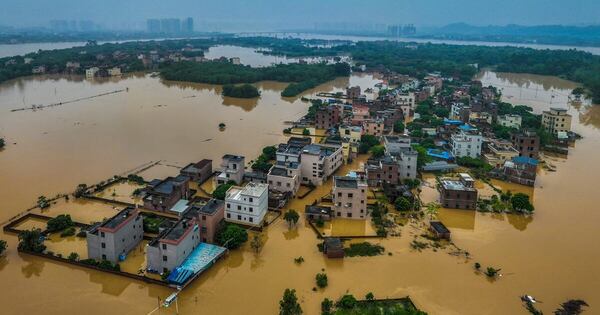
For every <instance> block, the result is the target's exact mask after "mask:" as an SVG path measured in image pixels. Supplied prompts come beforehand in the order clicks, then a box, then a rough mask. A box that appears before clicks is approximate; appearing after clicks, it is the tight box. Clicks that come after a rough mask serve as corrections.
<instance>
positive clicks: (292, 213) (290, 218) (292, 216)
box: [283, 209, 300, 228]
mask: <svg viewBox="0 0 600 315" xmlns="http://www.w3.org/2000/svg"><path fill="white" fill-rule="evenodd" d="M283 218H284V219H285V221H287V223H288V227H289V228H292V226H293V225H296V223H298V220H299V219H300V215H299V214H298V212H296V210H294V209H290V210H288V211H287V212H286V213H285V214H284V215H283Z"/></svg>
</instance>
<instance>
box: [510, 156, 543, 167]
mask: <svg viewBox="0 0 600 315" xmlns="http://www.w3.org/2000/svg"><path fill="white" fill-rule="evenodd" d="M512 161H513V162H515V163H519V164H531V165H538V160H536V159H533V158H529V157H526V156H515V157H514V158H513V159H512Z"/></svg>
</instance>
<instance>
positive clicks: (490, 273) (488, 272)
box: [485, 267, 501, 278]
mask: <svg viewBox="0 0 600 315" xmlns="http://www.w3.org/2000/svg"><path fill="white" fill-rule="evenodd" d="M500 270H501V269H496V268H494V267H487V269H486V270H485V275H486V276H488V277H490V278H495V277H496V276H497V275H498V273H499V272H500Z"/></svg>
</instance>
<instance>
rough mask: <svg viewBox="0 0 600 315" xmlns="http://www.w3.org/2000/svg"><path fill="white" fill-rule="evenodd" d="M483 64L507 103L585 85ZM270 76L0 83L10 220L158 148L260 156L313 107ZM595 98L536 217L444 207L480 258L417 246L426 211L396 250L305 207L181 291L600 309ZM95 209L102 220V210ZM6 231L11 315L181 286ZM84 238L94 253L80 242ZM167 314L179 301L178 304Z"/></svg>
mask: <svg viewBox="0 0 600 315" xmlns="http://www.w3.org/2000/svg"><path fill="white" fill-rule="evenodd" d="M482 76H483V77H482V80H483V81H484V84H485V85H488V84H492V85H497V86H498V87H504V91H503V95H504V96H503V97H504V98H505V99H506V100H507V101H510V102H515V103H519V104H527V105H530V106H532V107H534V109H535V110H536V111H539V110H542V109H544V108H546V107H549V104H548V103H549V102H550V100H552V102H553V104H552V106H565V107H566V106H567V104H566V97H565V99H563V98H561V97H562V96H560V95H563V94H564V95H568V93H569V91H570V89H572V88H573V87H574V86H575V85H574V84H573V83H571V82H566V81H561V80H557V79H549V78H547V77H538V76H528V75H514V74H494V73H491V72H488V73H484V74H483V75H482ZM362 80H364V78H363V79H361V78H358V77H354V76H353V77H351V78H350V80H348V79H338V80H336V81H333V82H330V83H328V84H325V85H322V86H320V87H318V88H317V89H315V90H313V91H309V92H307V93H308V94H313V93H316V91H327V92H329V91H338V90H341V89H342V88H345V87H346V86H347V85H350V84H352V85H354V84H357V82H362ZM544 80H551V81H553V83H552V84H549V85H548V84H545V83H544V82H545V81H544ZM367 81H368V80H367ZM368 82H370V84H369V85H371V86H368V85H365V86H362V88H363V89H365V88H367V87H372V86H373V85H374V83H375V82H376V81H375V80H371V81H368ZM257 86H258V87H259V89H260V90H261V92H262V96H261V97H260V98H259V99H256V100H250V101H248V100H245V101H240V102H238V100H224V99H223V98H222V97H221V96H220V89H219V87H217V86H210V85H200V84H179V83H169V82H161V81H160V80H159V79H157V78H151V77H150V76H147V75H139V76H131V77H125V78H123V79H121V80H115V81H107V82H101V83H98V82H90V81H85V80H82V79H81V78H64V77H60V78H50V77H37V78H25V79H20V80H16V81H11V82H8V83H5V84H3V85H0V134H1V135H2V136H3V137H6V139H7V140H8V141H7V142H8V146H7V148H6V149H5V150H3V151H2V152H0V188H1V189H0V221H4V220H6V219H8V218H9V217H11V216H13V215H15V214H17V213H19V212H21V211H23V210H24V209H26V208H28V207H30V206H31V205H32V204H33V203H34V202H35V200H36V198H37V197H38V196H39V195H46V196H53V195H56V194H57V193H63V192H69V191H72V190H73V189H74V188H75V186H76V185H77V184H79V183H88V184H91V183H95V182H98V181H100V180H103V179H107V178H109V177H111V176H112V175H114V174H119V173H122V172H125V171H127V170H129V169H132V168H135V167H137V166H139V165H142V164H144V163H147V162H149V161H157V160H163V161H165V162H163V164H167V165H179V166H183V165H185V164H186V163H188V162H190V161H195V160H199V159H202V158H212V159H213V160H215V163H214V164H213V165H214V166H216V165H217V164H218V160H219V158H220V156H221V155H223V154H224V153H237V154H242V155H246V156H247V158H248V160H250V159H252V158H254V157H256V156H257V155H258V154H259V151H260V148H261V147H263V146H266V145H272V144H276V143H278V142H281V141H285V137H284V136H283V135H282V132H281V131H282V129H283V128H284V127H285V125H284V124H283V121H286V120H294V119H297V118H299V117H301V116H302V115H303V114H304V113H305V112H306V110H307V107H308V105H307V104H306V103H303V102H301V101H300V100H299V99H298V98H293V99H282V98H281V97H280V95H279V93H280V91H281V90H282V89H283V88H284V87H285V84H281V83H270V82H264V83H259V84H257ZM125 87H127V88H129V91H127V92H122V93H117V94H114V95H110V96H106V97H100V98H96V99H91V100H87V101H82V102H79V103H73V104H68V105H63V106H58V107H54V108H51V109H45V110H43V111H36V112H31V111H25V112H16V113H12V112H10V109H12V108H16V107H23V103H25V104H26V105H29V104H46V103H52V102H56V101H60V100H64V99H72V98H76V97H81V96H89V95H94V94H99V93H102V92H107V91H111V90H116V89H121V88H125ZM532 89H533V90H535V91H536V93H534V94H533V96H531V95H529V94H527V95H526V96H523V94H518V93H517V92H515V91H518V90H521V91H522V92H524V91H528V92H527V93H529V92H531V91H532ZM532 93H533V92H532ZM552 95H555V97H551V96H552ZM590 106H591V105H587V104H583V105H580V106H570V107H569V112H570V113H571V114H572V115H573V116H574V119H573V130H574V131H576V132H578V133H580V134H581V135H583V137H584V138H583V139H582V140H580V141H578V142H577V144H576V145H575V147H574V148H572V149H571V152H570V153H569V155H568V157H567V158H566V159H565V158H562V159H560V162H559V163H557V171H556V172H548V173H546V172H541V173H540V175H539V177H538V181H537V183H536V187H534V188H533V189H530V190H533V192H532V193H531V195H532V196H533V202H534V205H535V207H536V212H535V215H534V216H533V217H532V218H523V217H519V216H513V215H497V214H480V213H475V212H472V211H464V210H448V211H441V212H440V215H439V217H440V219H441V220H442V221H444V222H445V223H447V224H448V226H449V228H450V230H451V232H452V238H453V242H454V244H455V245H456V246H457V247H459V248H461V249H463V250H465V251H468V252H469V253H470V256H471V258H470V259H467V258H465V257H464V256H455V255H450V253H451V251H450V250H449V249H446V250H437V251H433V250H432V249H425V250H423V251H420V252H419V251H414V250H412V249H411V247H410V242H411V241H412V240H413V238H414V237H416V236H418V235H420V234H421V233H422V231H423V226H422V225H421V224H420V223H417V222H410V223H408V224H406V225H404V226H403V227H402V229H401V236H400V237H391V238H389V239H385V240H381V241H375V242H377V243H379V244H381V245H382V246H384V247H385V249H386V253H385V254H384V255H382V256H376V257H364V258H361V257H354V258H346V259H343V260H331V259H326V258H324V257H323V255H322V254H321V253H320V252H319V251H318V249H317V244H318V242H319V241H318V240H317V238H316V237H315V234H314V232H313V230H312V229H311V228H310V227H309V226H308V225H307V224H306V222H305V221H304V219H301V220H300V221H299V222H298V224H297V226H296V227H294V228H291V229H290V228H289V227H288V225H287V224H286V222H285V221H284V220H282V219H279V220H278V221H276V222H275V223H274V224H272V225H270V226H269V227H268V228H267V229H266V230H265V231H264V232H263V233H262V239H263V241H264V247H263V248H262V250H261V251H260V252H259V253H258V254H255V253H254V252H253V251H252V250H251V249H250V247H249V245H248V244H246V245H245V246H244V247H243V248H241V249H239V250H234V251H232V252H231V253H230V254H229V255H228V256H227V257H226V258H225V259H223V260H221V261H219V262H218V263H217V264H216V265H215V266H213V267H212V268H211V269H210V270H208V271H207V272H206V273H204V274H203V275H202V276H200V277H199V279H197V280H196V281H195V282H194V283H193V284H192V285H190V286H189V287H188V288H186V289H185V290H184V291H183V293H182V294H181V295H180V299H179V310H180V313H181V314H198V313H201V314H275V313H277V310H278V301H279V299H280V298H281V295H282V293H283V291H284V289H285V288H295V289H296V290H297V294H298V297H299V300H300V303H301V305H302V308H303V309H304V311H305V313H306V314H318V313H319V309H320V302H321V301H322V300H323V298H325V297H328V298H332V299H337V298H338V297H339V296H340V295H342V294H344V293H346V292H351V293H353V294H355V295H356V296H357V297H363V296H364V295H365V294H366V293H367V292H373V293H374V294H375V296H376V297H379V298H385V297H402V296H406V295H410V296H411V298H413V300H414V301H415V303H416V304H417V305H418V306H419V307H420V308H421V309H423V310H425V311H427V312H429V313H430V314H474V315H475V314H477V315H480V314H502V315H504V314H524V313H525V310H524V309H523V308H522V306H521V303H520V301H519V296H520V295H523V294H531V295H534V296H536V297H537V298H538V299H540V300H542V301H544V303H543V304H540V305H539V306H540V308H541V309H542V310H543V311H544V312H545V313H550V312H551V311H552V310H553V309H555V308H556V306H557V305H558V304H559V303H561V302H564V301H565V300H566V299H570V298H580V299H583V300H585V301H587V302H588V303H589V304H590V305H591V309H590V311H589V313H590V314H593V313H594V312H595V311H596V310H597V308H598V307H600V295H598V287H600V271H598V268H597V266H598V265H599V264H600V250H599V248H598V246H597V243H598V240H600V230H599V229H598V228H597V222H599V221H600V212H599V211H597V210H598V207H597V205H598V204H599V201H600V197H598V193H597V192H598V188H597V185H596V180H597V177H598V174H600V166H599V165H598V163H597V161H598V159H599V158H600V146H599V145H598V143H600V142H599V140H600V133H599V130H598V129H597V128H598V127H597V126H600V123H599V122H598V117H599V115H598V114H597V113H596V110H595V108H593V107H590ZM590 112H595V114H590ZM220 122H224V123H226V125H227V127H226V128H225V130H224V131H220V130H219V129H218V124H219V123H220ZM15 143H16V144H15ZM360 160H361V159H356V160H355V161H354V163H353V164H351V165H345V166H344V167H343V168H342V169H341V170H340V171H339V172H338V174H345V173H346V172H348V171H350V170H353V169H356V168H358V167H359V162H360ZM161 167H163V168H164V173H165V174H166V173H169V170H171V172H172V173H171V174H174V173H177V168H173V167H172V168H169V167H168V166H161ZM161 174H162V173H161ZM506 187H510V186H506ZM330 188H331V180H329V181H328V182H327V183H326V184H325V185H323V186H320V187H317V189H315V190H314V191H313V192H312V193H311V194H310V195H309V196H307V197H306V198H304V199H302V200H300V199H294V200H293V201H292V202H291V203H290V204H289V205H288V208H291V209H296V210H298V211H300V212H302V211H303V210H304V206H305V205H306V204H310V203H312V202H313V201H314V200H315V199H318V198H320V197H322V196H324V195H327V194H328V193H329V190H330ZM507 189H508V188H507ZM429 194H430V195H431V196H434V195H433V194H434V193H433V192H429ZM431 196H430V197H431ZM59 205H60V204H59ZM65 206H68V204H65ZM104 211H105V210H102V212H101V213H104ZM106 211H107V212H110V211H111V210H110V209H106ZM100 215H104V214H100ZM80 219H81V220H91V218H88V217H87V216H82V217H81V218H80ZM0 237H1V238H3V239H6V240H7V241H8V242H9V250H8V253H7V255H6V256H5V257H3V258H0V283H1V285H2V287H3V290H2V292H3V293H2V294H1V295H0V304H1V305H2V306H1V307H2V308H1V310H2V311H1V313H3V314H26V313H38V312H40V310H44V312H45V313H48V314H76V313H81V310H85V312H86V313H87V314H106V313H111V312H112V313H119V314H147V313H148V312H150V311H152V310H153V309H155V308H156V306H157V301H158V298H159V297H160V298H165V297H166V296H167V295H169V294H170V293H171V291H170V290H169V289H166V288H162V287H158V286H154V285H147V284H143V283H139V282H135V281H131V280H129V279H126V278H121V277H117V276H112V275H108V274H105V273H100V272H96V271H90V270H86V269H82V268H74V267H71V266H68V265H64V264H61V263H56V262H53V261H49V260H45V259H40V258H37V257H31V256H28V255H20V254H18V253H17V252H16V249H15V248H16V242H17V240H16V237H15V236H13V235H6V234H0ZM54 241H55V240H54V239H53V240H52V241H50V242H51V243H50V244H52V246H54V247H56V249H57V250H61V251H64V252H65V253H67V251H68V249H66V248H62V247H61V246H59V244H61V243H60V242H58V241H56V242H54ZM71 242H72V243H73V244H76V245H75V246H74V248H76V249H77V250H78V251H82V252H83V251H84V250H83V249H82V248H81V246H82V245H81V244H80V242H78V241H76V240H73V241H71ZM62 244H66V243H62ZM390 254H391V255H390ZM133 256H134V257H135V259H134V260H132V266H128V268H131V269H132V270H135V268H137V265H141V264H143V257H142V256H141V255H133ZM299 256H302V257H303V258H304V263H302V264H295V263H294V258H297V257H299ZM475 262H479V263H481V264H482V266H484V267H487V266H493V267H496V268H501V269H502V271H501V273H502V274H503V276H502V277H500V278H499V279H498V280H496V281H493V282H492V281H488V280H487V279H486V278H485V276H483V275H481V274H477V273H476V272H475V271H474V269H473V264H474V263H475ZM322 269H324V270H325V272H326V273H327V275H328V278H329V286H328V287H327V288H325V289H319V290H317V291H313V290H312V288H313V287H315V280H314V279H315V275H316V274H317V273H319V272H321V270H322ZM596 312H597V311H596ZM157 313H158V314H172V313H174V309H162V310H159V311H157V312H155V313H154V314H157Z"/></svg>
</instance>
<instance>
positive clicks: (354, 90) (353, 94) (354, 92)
mask: <svg viewBox="0 0 600 315" xmlns="http://www.w3.org/2000/svg"><path fill="white" fill-rule="evenodd" d="M346 97H347V98H349V99H355V98H360V86H352V87H347V88H346Z"/></svg>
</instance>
